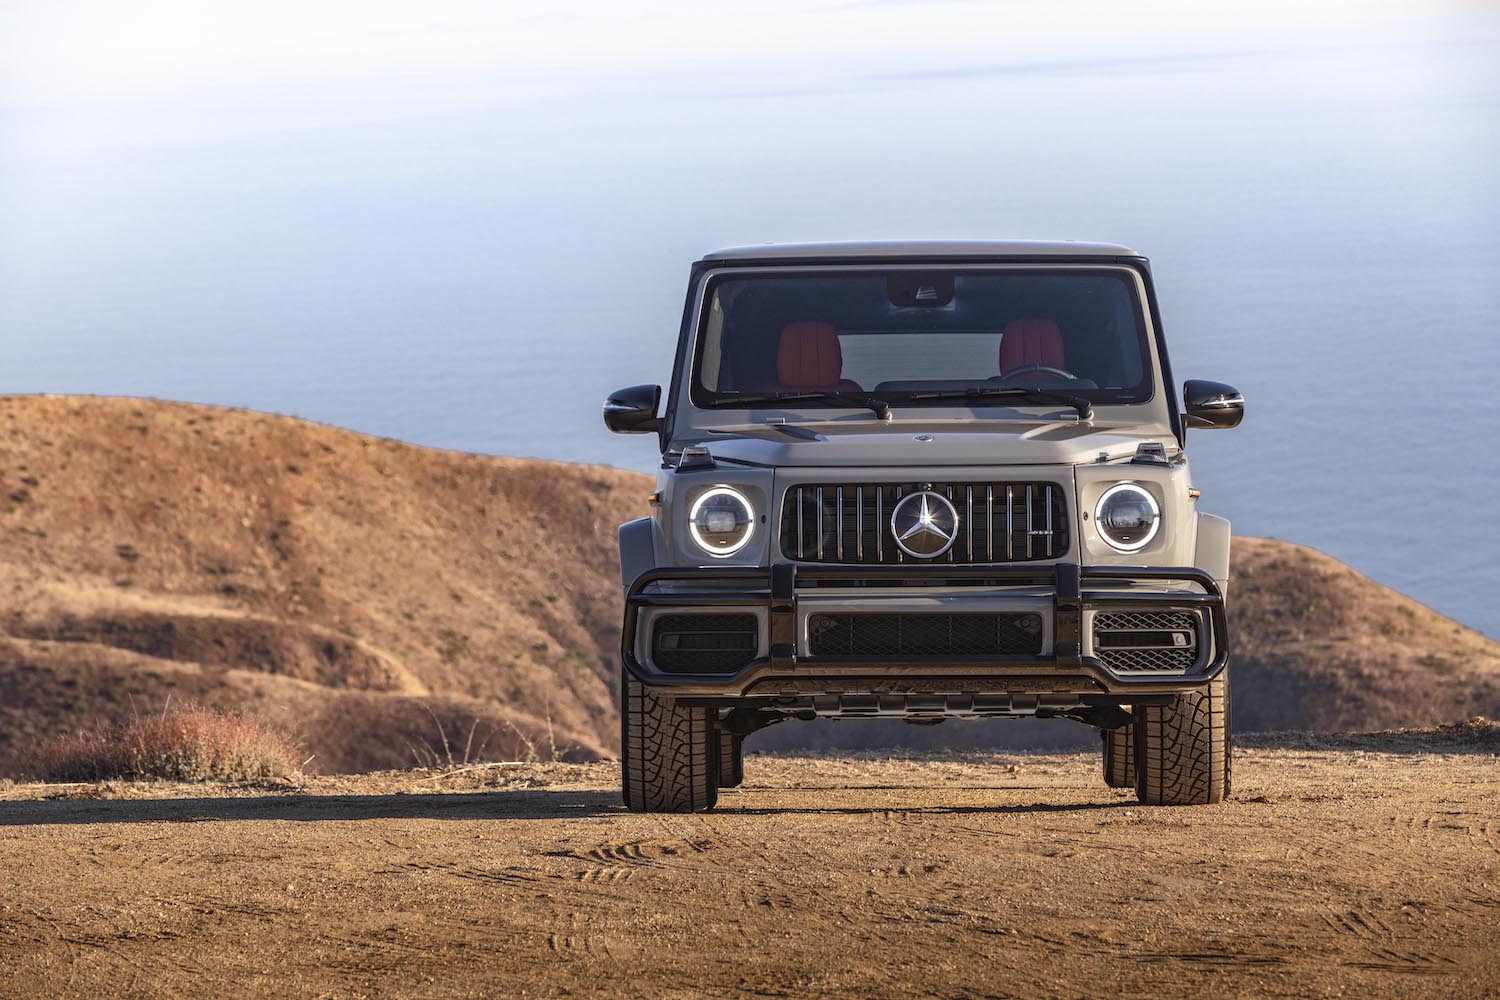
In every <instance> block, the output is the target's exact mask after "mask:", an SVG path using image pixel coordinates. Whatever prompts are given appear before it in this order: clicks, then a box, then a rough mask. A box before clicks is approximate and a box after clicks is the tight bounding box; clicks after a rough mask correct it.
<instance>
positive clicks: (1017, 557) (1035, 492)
mask: <svg viewBox="0 0 1500 1000" xmlns="http://www.w3.org/2000/svg"><path fill="white" fill-rule="evenodd" d="M927 489H930V490H931V491H932V492H934V493H937V494H938V495H939V496H942V497H946V498H948V501H949V502H950V503H951V504H953V508H954V511H955V513H956V514H957V515H958V521H959V524H958V531H959V532H960V535H959V536H958V537H956V538H955V539H954V541H953V544H952V545H950V546H949V547H948V549H947V550H946V551H945V552H944V554H943V555H941V556H938V557H936V558H934V559H931V560H928V559H920V558H915V557H911V556H908V555H906V554H905V553H904V552H902V550H901V548H900V546H899V545H897V544H896V539H895V535H894V534H892V531H891V525H890V513H891V511H892V510H894V509H895V506H896V505H897V504H898V503H900V501H901V499H902V498H903V497H905V496H908V495H909V494H911V493H913V492H918V491H922V490H927ZM981 491H982V493H981ZM1067 497H1068V491H1067V489H1065V488H1063V487H1062V486H1061V485H1060V484H1058V483H1053V482H1046V481H1037V482H1029V483H1027V482H1011V483H995V482H990V483H985V482H977V483H976V482H952V483H932V484H929V483H925V482H920V483H919V482H905V483H798V484H793V485H791V486H789V487H787V489H786V492H785V493H784V494H783V503H782V512H781V550H782V553H783V554H784V555H785V556H786V557H787V558H789V559H796V560H799V561H803V562H822V563H843V564H846V565H848V564H864V565H895V564H903V563H904V564H910V565H914V566H917V565H922V564H923V563H927V562H933V563H938V564H979V563H997V562H1025V561H1028V560H1033V561H1034V560H1042V559H1056V558H1058V557H1060V556H1062V555H1064V554H1065V553H1066V552H1067V550H1068V501H1067ZM1001 537H1003V538H1004V544H1003V545H1002V544H1000V538H1001Z"/></svg>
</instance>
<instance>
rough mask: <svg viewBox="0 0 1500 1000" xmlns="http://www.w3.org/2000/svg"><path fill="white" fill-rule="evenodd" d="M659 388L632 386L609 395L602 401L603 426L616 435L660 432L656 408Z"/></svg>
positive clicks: (658, 400) (659, 394)
mask: <svg viewBox="0 0 1500 1000" xmlns="http://www.w3.org/2000/svg"><path fill="white" fill-rule="evenodd" d="M660 405H661V386H659V385H633V386H631V387H630V388H629V389H621V390H619V391H618V392H612V393H610V394H609V398H608V399H606V400H605V401H604V426H605V427H608V428H609V429H610V430H612V431H614V432H615V433H616V434H651V433H654V432H656V431H659V430H661V420H659V419H658V418H657V416H656V408H657V407H658V406H660Z"/></svg>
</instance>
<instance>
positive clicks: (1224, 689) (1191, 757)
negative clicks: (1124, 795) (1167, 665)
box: [1131, 669, 1231, 806]
mask: <svg viewBox="0 0 1500 1000" xmlns="http://www.w3.org/2000/svg"><path fill="white" fill-rule="evenodd" d="M1131 728H1132V729H1134V730H1135V757H1136V796H1137V797H1138V798H1139V799H1140V800H1141V802H1143V803H1145V804H1146V805H1163V806H1186V805H1212V804H1213V803H1216V802H1222V801H1224V799H1226V798H1228V796H1229V792H1230V773H1231V771H1230V756H1231V745H1230V740H1229V675H1228V670H1227V669H1226V670H1225V671H1224V673H1222V674H1220V675H1219V676H1218V677H1216V678H1215V679H1214V680H1212V681H1210V682H1209V683H1208V684H1207V685H1205V686H1204V687H1202V688H1200V689H1198V690H1196V691H1189V692H1187V693H1185V694H1180V695H1178V696H1177V697H1175V698H1173V699H1172V701H1171V703H1170V704H1167V705H1150V706H1143V707H1142V708H1141V709H1140V711H1139V712H1138V713H1137V714H1136V722H1135V724H1134V725H1133V726H1132V727H1131Z"/></svg>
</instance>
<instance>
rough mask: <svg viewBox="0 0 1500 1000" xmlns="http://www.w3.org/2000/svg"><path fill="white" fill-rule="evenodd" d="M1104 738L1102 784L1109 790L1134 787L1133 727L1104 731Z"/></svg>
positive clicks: (1102, 734)
mask: <svg viewBox="0 0 1500 1000" xmlns="http://www.w3.org/2000/svg"><path fill="white" fill-rule="evenodd" d="M1100 735H1101V736H1103V737H1104V783H1105V784H1106V785H1108V786H1109V787H1110V788H1134V787H1135V726H1121V727H1120V728H1119V729H1106V730H1104V731H1103V732H1102V733H1100Z"/></svg>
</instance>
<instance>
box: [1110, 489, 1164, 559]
mask: <svg viewBox="0 0 1500 1000" xmlns="http://www.w3.org/2000/svg"><path fill="white" fill-rule="evenodd" d="M1121 493H1134V494H1137V495H1138V496H1140V497H1142V498H1143V499H1144V500H1145V502H1146V506H1147V507H1149V508H1150V510H1151V528H1150V530H1148V531H1147V532H1146V537H1144V538H1142V539H1140V540H1138V541H1135V542H1129V543H1124V542H1119V541H1116V540H1115V539H1113V538H1111V537H1110V536H1109V533H1108V532H1107V531H1105V530H1104V521H1103V520H1102V519H1101V517H1100V512H1101V511H1103V510H1104V505H1105V504H1106V503H1107V502H1108V501H1109V499H1110V498H1111V497H1114V496H1117V495H1119V494H1121ZM1160 530H1161V504H1159V503H1157V502H1156V497H1154V496H1152V494H1151V491H1150V490H1148V489H1146V487H1144V486H1142V485H1141V484H1139V483H1135V482H1123V483H1116V484H1115V485H1113V486H1111V487H1110V488H1109V489H1107V490H1105V491H1104V493H1103V494H1102V495H1101V496H1100V497H1099V499H1098V501H1097V502H1096V503H1095V504H1094V533H1095V534H1097V535H1098V536H1099V537H1100V538H1101V539H1102V540H1103V541H1104V543H1105V544H1106V545H1108V546H1109V547H1110V548H1112V549H1114V550H1115V551H1117V552H1139V551H1140V550H1141V549H1144V548H1145V547H1146V546H1147V545H1150V544H1151V540H1152V539H1153V538H1155V537H1156V535H1157V532H1159V531H1160Z"/></svg>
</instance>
